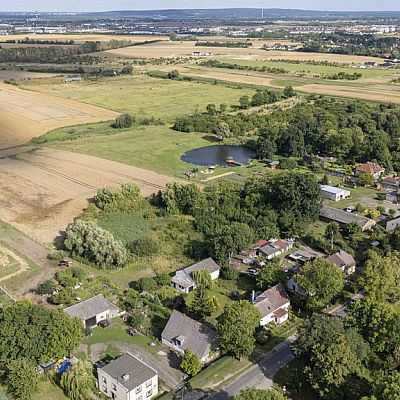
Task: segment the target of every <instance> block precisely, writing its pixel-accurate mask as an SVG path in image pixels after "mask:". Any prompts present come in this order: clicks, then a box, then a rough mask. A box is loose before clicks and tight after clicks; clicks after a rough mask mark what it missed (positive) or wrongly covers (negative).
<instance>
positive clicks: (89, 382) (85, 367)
mask: <svg viewBox="0 0 400 400" xmlns="http://www.w3.org/2000/svg"><path fill="white" fill-rule="evenodd" d="M60 387H61V389H63V390H64V392H65V394H66V395H67V396H68V398H69V399H71V400H81V399H84V398H87V395H88V392H89V391H90V390H91V389H94V387H95V378H94V375H93V366H92V363H91V362H90V361H86V360H85V361H83V360H79V361H78V362H77V363H76V364H75V365H73V366H72V367H71V368H70V369H69V371H67V372H65V373H64V374H62V376H61V380H60Z"/></svg>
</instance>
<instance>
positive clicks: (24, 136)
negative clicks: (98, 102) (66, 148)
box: [0, 84, 117, 149]
mask: <svg viewBox="0 0 400 400" xmlns="http://www.w3.org/2000/svg"><path fill="white" fill-rule="evenodd" d="M116 115H117V113H115V112H114V111H110V110H106V109H104V108H100V107H96V106H92V105H89V104H83V103H79V102H76V101H72V100H68V99H62V98H58V97H55V96H52V95H48V94H43V93H35V92H31V91H27V90H22V89H19V88H17V87H15V86H12V85H6V84H0V149H4V148H7V147H11V146H15V145H19V144H23V143H26V142H27V141H28V140H29V139H31V138H33V137H35V136H39V135H42V134H44V133H46V132H48V131H50V130H52V129H56V128H61V127H64V126H69V125H76V124H84V123H90V122H99V121H106V120H110V119H112V118H115V116H116Z"/></svg>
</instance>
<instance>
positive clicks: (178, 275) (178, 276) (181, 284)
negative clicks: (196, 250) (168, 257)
mask: <svg viewBox="0 0 400 400" xmlns="http://www.w3.org/2000/svg"><path fill="white" fill-rule="evenodd" d="M200 270H206V271H208V272H209V273H210V275H211V279H212V280H215V279H218V277H219V270H220V268H219V265H218V264H217V263H216V262H215V261H214V260H213V259H212V258H211V257H210V258H206V259H205V260H202V261H200V262H198V263H195V264H193V265H190V266H189V267H186V268H183V269H180V270H179V271H176V272H175V275H174V276H173V277H172V278H171V286H172V287H174V288H175V289H177V290H180V291H181V292H184V293H190V292H191V291H193V290H194V289H195V288H196V282H195V281H194V279H193V272H195V271H200Z"/></svg>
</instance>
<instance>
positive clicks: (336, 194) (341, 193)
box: [321, 185, 351, 201]
mask: <svg viewBox="0 0 400 400" xmlns="http://www.w3.org/2000/svg"><path fill="white" fill-rule="evenodd" d="M321 190H322V195H323V197H324V199H327V200H332V201H339V200H343V199H347V198H348V197H350V195H351V193H350V191H348V190H345V189H342V188H338V187H335V186H329V185H321Z"/></svg>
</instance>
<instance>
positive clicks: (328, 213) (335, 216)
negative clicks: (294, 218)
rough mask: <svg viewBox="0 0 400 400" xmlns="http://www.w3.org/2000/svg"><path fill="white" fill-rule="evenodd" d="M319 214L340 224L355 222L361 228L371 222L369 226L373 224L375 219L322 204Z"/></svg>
mask: <svg viewBox="0 0 400 400" xmlns="http://www.w3.org/2000/svg"><path fill="white" fill-rule="evenodd" d="M319 215H320V216H321V217H323V218H327V219H330V220H332V221H337V222H340V223H342V224H351V223H352V222H355V223H356V224H357V225H358V226H359V227H360V228H361V229H364V228H365V227H366V226H367V225H368V224H371V226H372V225H375V221H374V220H372V219H370V218H367V217H363V216H362V215H356V214H352V213H349V212H346V211H343V210H339V209H338V208H334V207H328V206H323V207H322V208H321V212H320V214H319Z"/></svg>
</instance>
